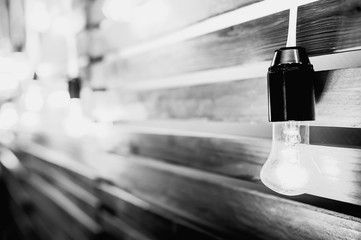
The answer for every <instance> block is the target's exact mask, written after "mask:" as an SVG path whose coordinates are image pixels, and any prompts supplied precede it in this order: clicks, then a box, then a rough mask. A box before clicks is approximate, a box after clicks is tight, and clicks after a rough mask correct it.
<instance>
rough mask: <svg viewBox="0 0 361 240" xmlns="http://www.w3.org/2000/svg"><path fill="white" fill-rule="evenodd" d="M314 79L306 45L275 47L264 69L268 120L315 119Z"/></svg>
mask: <svg viewBox="0 0 361 240" xmlns="http://www.w3.org/2000/svg"><path fill="white" fill-rule="evenodd" d="M314 81H315V71H314V70H313V66H312V64H311V63H310V60H309V58H308V55H307V52H306V49H305V48H303V47H284V48H280V49H278V50H276V51H275V55H274V58H273V60H272V63H271V66H270V67H269V69H268V73H267V89H268V119H269V121H270V122H282V121H312V120H315V93H314Z"/></svg>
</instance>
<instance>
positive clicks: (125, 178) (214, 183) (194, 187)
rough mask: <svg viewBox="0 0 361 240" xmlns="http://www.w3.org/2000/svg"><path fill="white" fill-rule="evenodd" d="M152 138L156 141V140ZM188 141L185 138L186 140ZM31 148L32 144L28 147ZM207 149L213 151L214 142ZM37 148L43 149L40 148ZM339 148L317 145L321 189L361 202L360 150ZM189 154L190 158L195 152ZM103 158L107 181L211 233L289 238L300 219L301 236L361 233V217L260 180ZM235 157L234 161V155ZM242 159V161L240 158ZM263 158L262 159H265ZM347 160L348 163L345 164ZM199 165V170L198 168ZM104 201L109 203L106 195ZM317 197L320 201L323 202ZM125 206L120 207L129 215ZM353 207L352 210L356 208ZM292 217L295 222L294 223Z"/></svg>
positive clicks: (151, 162) (102, 170)
mask: <svg viewBox="0 0 361 240" xmlns="http://www.w3.org/2000/svg"><path fill="white" fill-rule="evenodd" d="M183 140H186V139H183ZM145 141H146V140H145ZM187 141H189V139H187ZM153 142H155V140H154V139H153ZM184 142H185V141H182V144H183V143H184ZM206 142H207V141H205V142H203V144H204V148H200V147H199V148H197V149H200V150H199V152H200V153H199V155H198V159H199V160H198V161H201V162H202V161H204V165H206V164H207V161H209V162H211V161H212V160H207V159H206V157H204V158H203V159H202V158H201V154H202V153H203V152H206V150H204V149H206V148H207V143H206ZM170 143H171V141H170ZM173 143H174V142H173ZM201 143H202V142H201ZM200 145H202V144H200ZM30 146H32V145H29V146H28V147H30ZM168 146H169V145H168ZM178 146H179V148H181V150H183V152H186V151H187V147H186V146H185V148H182V146H181V144H179V145H178ZM215 146H216V145H215ZM166 147H167V146H165V148H166ZM208 147H209V148H210V151H212V149H213V148H212V147H213V146H208ZM37 149H38V150H41V149H40V148H37ZM230 150H231V149H230ZM236 150H237V149H236ZM236 150H235V151H236ZM336 150H337V151H335V149H333V148H325V147H321V149H317V147H315V148H314V151H316V155H317V156H321V158H320V159H319V160H318V163H320V164H321V166H320V168H321V169H322V170H323V171H324V172H325V173H328V174H331V175H330V179H329V181H328V182H327V181H325V182H321V185H322V184H324V185H323V187H328V188H326V189H324V190H325V192H324V193H320V192H318V193H319V195H320V196H325V195H323V194H325V193H327V192H328V193H331V195H332V194H336V195H337V194H340V196H342V197H345V196H346V198H349V199H351V198H352V197H350V196H351V195H352V194H355V195H354V196H353V201H355V203H356V204H359V202H356V201H357V199H360V197H359V193H357V192H356V193H355V192H352V191H351V190H353V191H359V187H358V186H356V187H355V185H352V182H353V181H359V177H358V176H359V174H358V171H359V170H358V169H359V163H358V161H357V159H358V158H357V157H355V155H357V154H360V153H357V151H356V152H350V149H336ZM170 151H173V152H168V154H169V153H170V154H174V155H176V154H178V153H177V152H176V145H175V146H174V147H173V148H171V149H170ZM317 151H318V152H317ZM228 152H229V151H228ZM32 154H35V152H32ZM37 155H38V156H37V157H40V158H41V152H39V153H38V154H37ZM189 155H190V156H191V153H189ZM236 155H237V154H236V153H235V155H234V156H233V157H234V158H235V157H236ZM261 155H262V154H261ZM348 156H353V157H354V158H352V159H353V161H348V160H345V159H348ZM157 157H160V156H157ZM186 157H187V156H186ZM251 158H252V157H251ZM99 159H101V160H102V161H101V164H96V163H93V164H95V165H94V167H95V168H96V169H97V170H98V171H99V174H100V175H99V177H102V178H104V179H105V180H106V181H113V182H114V183H115V184H116V185H117V186H119V187H121V188H122V189H124V190H126V191H129V192H130V193H131V194H133V195H135V196H137V197H139V198H140V199H142V200H144V201H146V202H148V203H150V204H153V205H155V206H159V207H160V208H163V209H164V210H165V211H169V212H171V213H173V214H176V215H178V216H180V217H181V218H183V219H189V221H190V222H193V223H194V222H195V223H198V224H199V225H201V226H204V228H205V229H207V230H209V231H211V233H213V234H216V235H217V236H223V237H226V238H227V239H233V238H236V237H237V236H238V237H239V236H241V235H242V234H249V235H255V236H256V237H258V238H261V239H262V238H265V237H266V238H267V239H287V238H290V237H292V235H293V234H295V232H293V231H292V230H291V231H289V230H288V231H286V230H287V229H296V227H297V226H298V224H299V221H302V222H303V223H304V224H306V225H305V226H303V228H302V229H297V230H295V231H300V232H298V235H297V236H298V238H299V239H304V238H306V239H307V238H310V239H327V238H330V237H332V238H334V239H353V238H356V239H357V237H360V234H361V232H360V230H361V228H360V227H361V226H360V224H361V222H360V220H359V219H358V218H355V217H351V216H347V215H343V214H339V213H336V212H330V211H326V210H322V209H320V208H316V207H313V206H310V205H308V204H303V203H299V202H294V201H291V200H287V199H284V198H279V197H277V196H274V195H269V191H268V190H266V189H265V188H264V187H262V186H261V185H259V184H254V183H250V182H249V180H248V181H241V180H238V179H231V178H227V177H222V176H219V175H215V174H210V173H206V172H203V171H197V170H194V169H191V168H186V167H181V166H178V167H177V166H174V165H170V164H166V163H161V162H159V160H152V159H148V158H139V157H134V156H128V157H120V156H116V155H108V154H107V155H102V156H99ZM174 159H175V160H174ZM174 159H172V160H173V163H174V162H175V161H179V162H178V164H185V163H184V162H181V161H184V160H183V159H185V158H183V157H182V158H181V157H179V159H177V157H174ZM181 159H182V160H181ZM218 159H219V161H227V159H228V158H221V156H219V158H218ZM230 159H232V155H231V156H230ZM245 159H246V157H245ZM255 159H256V157H255ZM341 159H343V162H342V166H340V165H339V164H338V162H340V160H341ZM172 160H168V161H172ZM213 160H214V159H213ZM239 161H240V162H242V160H241V159H240V160H239ZM256 161H257V160H256ZM259 161H260V162H261V160H259ZM335 161H336V162H335ZM345 161H346V162H347V164H344V163H345ZM229 162H232V161H231V160H230V161H229ZM333 163H335V164H333ZM226 164H227V162H226ZM258 166H259V165H258ZM329 166H331V169H328V170H330V171H329V172H327V171H328V170H327V168H328V167H329ZM192 167H194V166H192ZM195 167H196V168H197V166H195ZM332 167H336V170H340V171H341V172H339V173H340V175H339V176H342V177H346V173H345V172H347V174H348V175H347V176H348V177H350V178H349V179H346V178H345V179H344V180H345V181H342V182H337V176H338V175H337V173H336V175H332V174H335V172H332ZM333 169H335V168H333ZM351 169H352V170H351ZM207 171H208V169H207ZM240 172H241V171H240ZM102 173H103V174H105V175H103V174H102ZM144 179H146V181H144ZM335 179H336V181H335ZM348 187H350V188H348ZM335 189H340V191H335ZM357 189H358V190H357ZM345 193H347V194H349V195H347V194H345ZM316 194H317V191H316ZM342 194H344V195H342ZM314 198H315V197H314ZM331 198H332V197H331ZM102 199H103V201H104V199H105V198H104V195H103V197H102ZM224 199H227V201H224ZM291 199H292V198H291ZM336 199H337V198H336ZM293 200H296V199H293ZM114 201H115V202H117V201H116V200H114V199H113V200H111V202H113V204H109V200H107V201H104V202H106V203H108V204H109V205H110V206H111V207H113V208H114V209H116V211H119V210H118V209H117V208H118V207H119V206H117V205H116V204H114ZM313 201H316V202H317V201H318V200H317V199H316V200H313ZM318 202H319V205H321V207H322V204H323V203H325V204H326V203H327V201H325V200H322V201H321V199H320V200H319V201H318ZM320 202H321V203H320ZM349 202H350V201H349ZM125 208H126V207H124V208H122V207H120V209H122V210H123V213H124V214H125V215H126V210H124V209H125ZM124 211H125V212H124ZM354 211H355V210H352V212H354ZM356 211H357V210H356ZM120 212H121V211H120ZM128 214H129V213H128ZM351 214H352V215H353V214H354V213H351ZM125 215H123V216H125ZM127 216H128V215H127ZM294 216H302V218H297V219H294ZM129 219H132V218H129ZM129 219H128V220H129ZM290 219H293V220H291V221H290ZM133 220H134V219H133ZM254 222H257V224H256V225H252V224H251V223H254ZM271 222H272V224H271ZM320 223H322V224H320ZM273 224H276V225H273ZM275 226H277V227H275ZM346 226H347V227H346ZM336 229H337V230H336ZM298 238H296V239H298Z"/></svg>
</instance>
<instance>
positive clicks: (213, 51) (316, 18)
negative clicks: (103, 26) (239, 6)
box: [93, 0, 361, 82]
mask: <svg viewBox="0 0 361 240" xmlns="http://www.w3.org/2000/svg"><path fill="white" fill-rule="evenodd" d="M359 5H360V3H359V2H358V1H357V0H353V1H335V0H323V1H317V2H314V3H311V4H307V5H304V6H302V7H300V9H299V15H298V16H299V25H298V35H297V36H298V44H299V45H301V46H305V47H306V48H307V50H308V51H309V53H310V55H311V56H314V55H320V54H326V53H328V54H329V53H334V52H339V51H344V50H345V49H348V48H354V47H359V46H360V45H361V42H360V40H359V39H361V38H360V37H359V35H361V32H360V30H359V28H358V26H359V24H360V22H361V14H360V13H359V10H358V9H359V7H360V6H359ZM326 6H327V7H326ZM287 26H288V12H287V11H285V12H281V13H277V14H274V15H271V16H267V17H263V18H260V19H256V20H253V21H250V22H246V23H242V24H239V25H236V26H233V27H230V28H227V29H223V30H220V31H217V32H214V33H210V34H207V35H204V36H201V37H197V38H194V39H191V40H188V41H185V42H180V43H176V44H173V45H169V46H164V47H161V48H156V49H154V50H150V51H147V52H142V53H139V54H136V55H134V56H129V57H120V58H118V59H115V60H112V61H110V62H109V63H107V64H105V66H104V71H108V73H107V79H112V80H114V81H116V80H117V81H125V82H126V81H137V80H139V81H147V80H149V79H157V78H162V77H167V76H174V75H179V74H182V73H185V72H194V71H200V70H205V69H212V68H221V67H229V66H235V65H240V64H245V63H252V62H255V61H262V60H270V59H271V58H272V56H273V51H274V50H275V49H277V48H279V47H282V46H284V45H285V41H286V39H287ZM93 44H95V45H96V42H94V43H93Z"/></svg>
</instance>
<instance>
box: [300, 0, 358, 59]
mask: <svg viewBox="0 0 361 240" xmlns="http://www.w3.org/2000/svg"><path fill="white" fill-rule="evenodd" d="M298 11H299V18H298V23H297V35H298V37H297V41H298V44H299V45H301V46H304V47H306V49H307V50H308V52H309V53H310V54H311V55H318V54H324V53H330V52H334V51H343V49H347V48H353V47H358V48H360V47H361V40H360V39H361V30H360V28H359V26H360V24H361V3H360V1H357V0H347V1H337V0H320V1H317V2H315V3H311V4H308V5H304V6H300V8H299V10H298Z"/></svg>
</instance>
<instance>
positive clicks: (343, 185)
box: [113, 133, 361, 205]
mask: <svg viewBox="0 0 361 240" xmlns="http://www.w3.org/2000/svg"><path fill="white" fill-rule="evenodd" d="M326 135H327V133H326ZM335 137H336V136H335ZM318 140H322V139H318ZM311 141H312V139H311ZM124 144H126V142H122V145H124ZM128 144H129V149H130V153H132V154H137V155H141V156H145V157H150V158H152V159H158V160H159V161H164V162H168V163H171V164H177V165H182V166H187V167H191V168H197V169H201V170H204V171H207V172H213V173H217V174H221V175H225V176H229V177H232V178H237V179H242V180H247V181H252V182H259V180H260V178H259V175H260V170H261V167H262V165H263V163H264V162H265V160H266V159H267V157H268V155H269V153H270V150H271V140H270V139H262V138H251V137H239V138H238V139H237V138H234V139H223V138H204V137H203V138H202V137H192V136H188V137H187V136H171V135H157V134H141V133H138V134H137V133H134V134H130V135H129V136H128ZM121 149H124V146H122V148H120V150H118V149H117V147H115V148H114V150H113V151H114V152H115V153H117V154H120V155H123V154H128V151H127V153H124V152H123V151H122V150H121ZM310 151H311V152H312V154H313V157H314V162H315V163H316V165H317V167H318V168H319V170H320V171H321V172H320V176H318V177H317V181H318V184H319V185H318V186H317V187H315V189H313V190H311V191H310V193H312V194H315V195H318V196H322V197H325V198H331V199H336V200H339V201H344V202H349V203H353V204H357V205H361V201H360V198H361V178H360V170H361V163H360V160H359V159H360V158H361V150H360V149H353V148H339V147H325V146H320V145H311V146H310ZM335 186H338V187H335Z"/></svg>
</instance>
